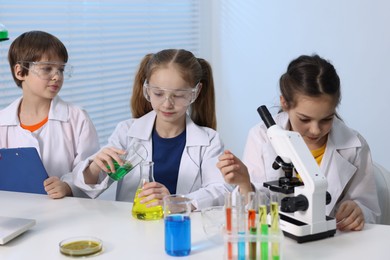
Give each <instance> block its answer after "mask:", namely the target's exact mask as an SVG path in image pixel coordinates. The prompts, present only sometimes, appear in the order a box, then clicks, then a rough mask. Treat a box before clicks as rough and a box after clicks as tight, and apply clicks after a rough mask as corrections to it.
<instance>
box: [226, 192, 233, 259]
mask: <svg viewBox="0 0 390 260" xmlns="http://www.w3.org/2000/svg"><path fill="white" fill-rule="evenodd" d="M225 215H226V234H227V235H228V236H231V234H232V194H231V193H230V192H228V193H225ZM227 258H228V259H229V260H231V259H233V245H232V242H229V241H228V242H227Z"/></svg>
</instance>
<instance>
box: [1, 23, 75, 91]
mask: <svg viewBox="0 0 390 260" xmlns="http://www.w3.org/2000/svg"><path fill="white" fill-rule="evenodd" d="M43 56H46V57H47V58H48V59H49V60H50V59H51V58H57V57H58V58H59V59H61V60H62V61H63V62H64V63H66V62H68V51H67V50H66V47H65V45H64V44H63V43H62V42H61V41H60V40H59V39H58V38H57V37H55V36H54V35H51V34H50V33H47V32H43V31H29V32H25V33H23V34H21V35H20V36H19V37H17V38H16V39H15V40H14V41H13V42H12V44H11V46H10V48H9V51H8V61H9V65H10V68H11V73H12V76H13V78H14V81H15V83H16V85H17V86H19V87H21V86H22V81H21V80H19V79H17V78H16V77H15V73H14V68H15V65H16V64H18V63H19V62H21V61H29V62H32V61H39V60H41V59H42V57H43ZM23 66H24V67H26V68H23V69H22V76H25V75H28V67H29V64H24V65H23Z"/></svg>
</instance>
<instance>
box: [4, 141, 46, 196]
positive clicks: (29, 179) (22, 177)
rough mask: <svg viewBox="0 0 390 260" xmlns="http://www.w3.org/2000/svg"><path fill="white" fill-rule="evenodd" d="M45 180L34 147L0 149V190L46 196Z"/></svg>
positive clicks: (44, 172)
mask: <svg viewBox="0 0 390 260" xmlns="http://www.w3.org/2000/svg"><path fill="white" fill-rule="evenodd" d="M47 178H48V175H47V172H46V170H45V167H44V166H43V163H42V160H41V158H40V157H39V154H38V151H37V150H36V149H35V147H20V148H3V149H0V190H5V191H16V192H28V193H39V194H47V193H46V191H45V189H44V186H43V181H44V180H45V179H47Z"/></svg>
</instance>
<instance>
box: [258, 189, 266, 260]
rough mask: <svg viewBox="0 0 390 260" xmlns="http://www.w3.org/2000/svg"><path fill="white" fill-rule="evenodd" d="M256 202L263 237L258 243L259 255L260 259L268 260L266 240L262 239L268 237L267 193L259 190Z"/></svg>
mask: <svg viewBox="0 0 390 260" xmlns="http://www.w3.org/2000/svg"><path fill="white" fill-rule="evenodd" d="M257 196H258V198H257V199H258V204H259V226H260V233H261V236H263V239H262V241H261V243H260V256H261V260H268V241H267V240H264V238H265V237H268V223H267V195H266V194H265V193H264V192H261V191H259V193H258V195H257Z"/></svg>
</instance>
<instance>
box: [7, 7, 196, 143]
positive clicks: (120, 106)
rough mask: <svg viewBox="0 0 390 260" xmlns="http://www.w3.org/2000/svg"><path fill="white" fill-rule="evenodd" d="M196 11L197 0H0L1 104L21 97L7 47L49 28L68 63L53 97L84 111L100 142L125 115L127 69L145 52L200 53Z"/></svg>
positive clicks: (127, 111)
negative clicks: (1, 28) (4, 34)
mask: <svg viewBox="0 0 390 260" xmlns="http://www.w3.org/2000/svg"><path fill="white" fill-rule="evenodd" d="M199 8H200V7H199V3H198V1H196V0H175V1H170V0H165V1H161V0H150V1H147V0H144V1H141V0H138V1H135V0H98V1H89V0H86V1H81V0H57V1H52V0H45V1H43V0H41V1H39V0H37V1H19V0H1V2H0V23H2V24H4V25H5V26H6V28H7V29H8V32H9V38H10V40H8V41H4V42H0V109H2V108H4V107H5V106H7V105H8V104H9V103H11V102H12V101H13V100H15V99H16V98H17V97H19V96H21V94H22V92H21V90H20V89H19V88H17V87H16V85H15V83H14V81H13V79H12V76H11V73H10V69H9V65H8V60H7V53H8V48H9V45H10V44H11V42H12V41H13V40H14V39H15V38H16V37H17V36H19V35H20V34H22V33H23V32H26V31H30V30H42V31H46V32H49V33H51V34H53V35H55V36H57V37H58V38H59V39H60V40H61V41H62V42H63V43H64V44H65V46H66V47H67V49H68V53H69V61H68V63H69V64H71V65H73V66H74V71H73V72H74V73H73V76H72V78H71V79H70V80H67V81H65V82H64V85H63V87H62V90H61V92H60V94H59V96H60V97H61V98H63V99H64V100H65V101H68V102H71V103H75V104H77V105H79V106H82V107H83V108H84V109H86V110H87V112H88V113H89V115H90V117H91V118H92V121H93V123H94V124H95V126H96V129H97V131H98V134H99V138H100V143H101V144H102V145H103V144H104V143H105V142H106V141H107V138H108V136H109V135H110V134H111V133H112V131H113V130H114V128H115V126H116V125H117V123H118V122H119V121H121V120H124V119H128V118H130V117H131V114H130V96H131V89H132V84H133V79H134V74H135V72H136V69H137V67H138V64H139V62H140V61H141V59H142V58H143V56H144V55H145V54H147V53H151V52H156V51H159V50H161V49H165V48H183V49H187V50H190V51H192V52H193V53H194V54H195V55H199V46H200V11H199Z"/></svg>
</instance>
